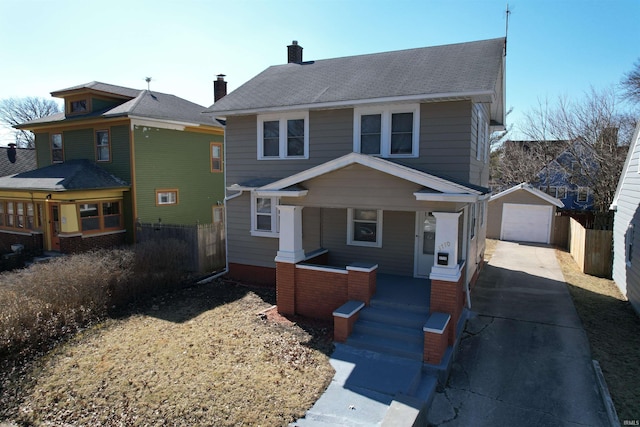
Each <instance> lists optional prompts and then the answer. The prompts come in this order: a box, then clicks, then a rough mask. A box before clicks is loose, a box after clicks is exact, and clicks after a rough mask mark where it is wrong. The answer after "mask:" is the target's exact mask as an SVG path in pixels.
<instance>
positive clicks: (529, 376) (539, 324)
mask: <svg viewBox="0 0 640 427" xmlns="http://www.w3.org/2000/svg"><path fill="white" fill-rule="evenodd" d="M471 297H472V307H471V311H472V315H471V318H470V319H469V321H468V323H467V327H466V330H465V332H464V334H463V337H462V341H461V343H460V347H459V349H458V355H457V357H456V361H455V362H454V364H453V368H452V371H451V376H450V377H449V382H448V384H447V387H446V388H445V389H444V390H440V391H439V392H438V393H436V396H435V398H434V400H433V403H432V405H431V408H430V410H429V413H428V416H427V418H428V421H429V423H430V425H434V426H512V425H517V426H520V427H522V426H536V427H539V426H560V425H562V426H604V425H608V424H607V415H606V411H605V407H604V404H603V401H602V398H601V397H600V394H599V390H598V386H597V383H596V376H595V373H594V370H593V367H592V360H591V353H590V350H589V342H588V340H587V336H586V334H585V332H584V329H583V328H582V324H581V322H580V319H579V317H578V315H577V313H576V310H575V307H574V305H573V301H572V299H571V296H570V295H569V292H568V289H567V285H566V284H565V283H564V278H563V276H562V271H561V270H560V267H559V265H558V262H557V260H556V257H555V252H554V249H552V248H548V247H542V246H536V245H529V244H518V243H512V242H498V245H497V247H496V250H495V253H494V254H493V257H492V259H491V261H490V262H489V264H488V265H487V266H485V269H484V270H483V272H482V273H481V275H480V278H479V280H478V282H477V284H476V286H475V288H474V290H473V292H472V295H471Z"/></svg>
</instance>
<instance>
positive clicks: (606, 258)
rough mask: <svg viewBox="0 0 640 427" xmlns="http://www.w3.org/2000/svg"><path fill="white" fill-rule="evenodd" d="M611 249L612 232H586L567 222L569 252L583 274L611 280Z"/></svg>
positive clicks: (579, 226) (578, 226) (573, 221)
mask: <svg viewBox="0 0 640 427" xmlns="http://www.w3.org/2000/svg"><path fill="white" fill-rule="evenodd" d="M612 247H613V231H612V230H587V229H585V228H584V227H583V226H582V225H581V224H580V223H579V222H578V221H576V220H575V219H573V218H571V220H570V221H569V252H570V253H571V256H572V257H573V259H574V260H575V261H576V263H577V264H578V267H579V268H580V270H582V272H583V273H585V274H591V275H592V276H598V277H606V278H611V263H612V260H613V253H612Z"/></svg>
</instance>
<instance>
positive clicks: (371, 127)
mask: <svg viewBox="0 0 640 427" xmlns="http://www.w3.org/2000/svg"><path fill="white" fill-rule="evenodd" d="M353 129H354V139H353V151H355V152H356V153H362V154H371V155H374V156H381V157H418V145H419V142H418V141H419V131H420V106H419V105H418V104H408V105H396V106H392V107H366V108H356V109H355V110H354V121H353Z"/></svg>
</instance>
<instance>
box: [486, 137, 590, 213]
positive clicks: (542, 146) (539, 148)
mask: <svg viewBox="0 0 640 427" xmlns="http://www.w3.org/2000/svg"><path fill="white" fill-rule="evenodd" d="M504 146H505V148H506V149H510V148H511V149H513V148H515V149H516V150H518V151H521V152H522V153H523V154H522V159H520V160H519V161H520V162H525V161H527V159H530V160H531V161H532V164H533V165H535V164H540V162H543V164H545V166H544V167H542V168H541V169H540V170H537V171H535V175H536V177H535V179H532V180H530V181H529V182H528V184H530V185H532V186H533V187H535V188H537V189H538V190H540V191H542V192H544V193H547V194H548V195H550V196H551V197H553V198H555V199H559V200H561V201H562V204H563V205H564V207H563V208H562V209H561V210H563V211H568V212H581V211H589V210H592V209H593V194H592V192H591V189H590V186H589V182H590V181H589V177H588V176H585V174H586V173H588V172H585V171H584V169H583V168H584V167H585V166H591V164H589V163H588V162H589V160H588V159H589V158H590V157H591V156H592V154H591V152H590V149H589V147H588V146H587V145H585V144H583V143H582V142H580V141H575V142H574V143H573V144H571V145H569V141H566V140H547V141H520V140H509V141H505V143H504ZM529 156H530V157H529ZM576 156H579V157H580V158H576ZM585 162H587V163H585ZM581 166H582V167H581ZM523 167H526V166H523ZM529 172H530V173H531V172H534V171H529ZM520 184H521V183H520V182H497V183H494V184H493V185H492V188H493V190H494V192H502V191H505V190H508V189H510V188H513V187H514V186H516V185H520Z"/></svg>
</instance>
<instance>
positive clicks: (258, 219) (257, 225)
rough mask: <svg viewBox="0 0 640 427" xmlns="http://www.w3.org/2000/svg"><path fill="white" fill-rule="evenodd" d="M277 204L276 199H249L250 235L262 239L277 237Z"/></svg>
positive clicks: (253, 197) (255, 196)
mask: <svg viewBox="0 0 640 427" xmlns="http://www.w3.org/2000/svg"><path fill="white" fill-rule="evenodd" d="M278 204H279V199H278V198H277V197H258V196H257V195H253V196H252V198H251V235H253V236H262V237H278V232H279V231H280V230H279V229H278V227H279V226H280V224H279V223H278V222H279V221H278Z"/></svg>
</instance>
